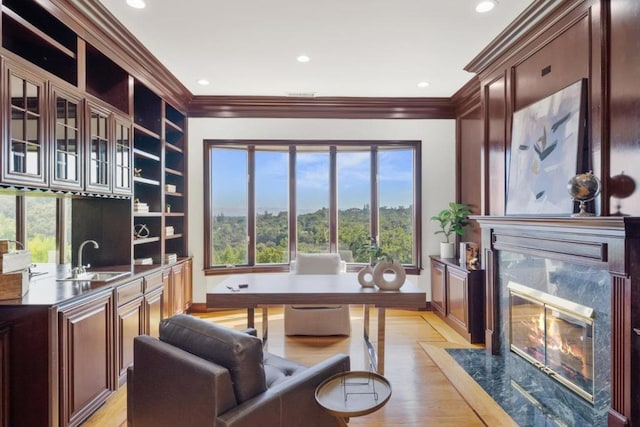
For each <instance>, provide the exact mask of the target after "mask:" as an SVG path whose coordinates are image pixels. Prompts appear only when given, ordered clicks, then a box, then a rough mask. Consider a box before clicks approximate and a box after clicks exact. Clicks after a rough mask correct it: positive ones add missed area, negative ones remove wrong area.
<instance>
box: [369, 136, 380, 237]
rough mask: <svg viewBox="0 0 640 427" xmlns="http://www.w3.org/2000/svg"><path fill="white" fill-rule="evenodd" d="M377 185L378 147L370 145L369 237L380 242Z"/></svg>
mask: <svg viewBox="0 0 640 427" xmlns="http://www.w3.org/2000/svg"><path fill="white" fill-rule="evenodd" d="M379 187H380V186H379V185H378V147H377V146H375V145H373V146H371V237H372V238H373V239H375V240H376V242H378V243H379V242H380V240H379V239H380V235H379V224H378V218H379V212H378V209H379V206H378V205H379V200H380V198H379Z"/></svg>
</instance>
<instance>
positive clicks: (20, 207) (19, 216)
mask: <svg viewBox="0 0 640 427" xmlns="http://www.w3.org/2000/svg"><path fill="white" fill-rule="evenodd" d="M25 135H26V134H25ZM16 240H17V241H18V242H20V243H22V244H23V245H24V247H25V248H26V247H27V210H26V209H25V200H24V195H18V196H16Z"/></svg>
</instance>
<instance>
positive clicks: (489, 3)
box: [476, 0, 498, 13]
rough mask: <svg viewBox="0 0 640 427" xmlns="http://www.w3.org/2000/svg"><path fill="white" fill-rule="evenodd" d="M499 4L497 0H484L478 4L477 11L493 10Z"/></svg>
mask: <svg viewBox="0 0 640 427" xmlns="http://www.w3.org/2000/svg"><path fill="white" fill-rule="evenodd" d="M497 5H498V2H497V1H496V0H482V1H480V2H478V4H477V5H476V12H478V13H487V12H490V11H492V10H493V8H494V7H496V6H497Z"/></svg>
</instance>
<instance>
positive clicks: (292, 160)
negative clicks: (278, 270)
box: [289, 144, 298, 261]
mask: <svg viewBox="0 0 640 427" xmlns="http://www.w3.org/2000/svg"><path fill="white" fill-rule="evenodd" d="M296 179H297V176H296V146H295V145H293V144H292V145H290V146H289V261H291V260H294V259H295V258H296V252H297V251H298V211H297V209H296V204H297V201H296V188H297V186H296Z"/></svg>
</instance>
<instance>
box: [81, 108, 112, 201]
mask: <svg viewBox="0 0 640 427" xmlns="http://www.w3.org/2000/svg"><path fill="white" fill-rule="evenodd" d="M109 123H110V113H109V112H108V111H106V110H103V109H101V108H99V107H97V106H95V105H91V104H89V141H88V147H87V154H88V155H87V177H86V189H87V190H88V191H100V192H109V191H110V190H111V177H110V174H109V166H110V164H111V155H110V144H109V139H110V138H109V136H110V129H109Z"/></svg>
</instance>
